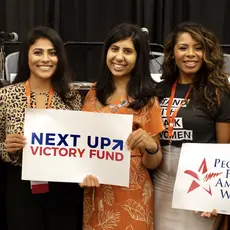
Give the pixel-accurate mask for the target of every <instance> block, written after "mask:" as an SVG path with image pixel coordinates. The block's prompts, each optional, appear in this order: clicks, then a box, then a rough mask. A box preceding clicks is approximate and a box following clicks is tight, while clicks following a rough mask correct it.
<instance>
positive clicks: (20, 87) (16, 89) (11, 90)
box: [0, 82, 25, 96]
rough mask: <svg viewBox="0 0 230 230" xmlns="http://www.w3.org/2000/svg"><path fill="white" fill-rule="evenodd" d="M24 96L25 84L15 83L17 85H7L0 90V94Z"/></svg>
mask: <svg viewBox="0 0 230 230" xmlns="http://www.w3.org/2000/svg"><path fill="white" fill-rule="evenodd" d="M22 93H23V94H24V93H25V88H24V84H23V83H21V82H20V83H15V84H10V85H6V86H3V87H2V88H0V94H4V95H7V96H8V95H15V94H17V95H20V94H22Z"/></svg>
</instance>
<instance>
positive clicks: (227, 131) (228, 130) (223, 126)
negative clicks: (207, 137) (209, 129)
mask: <svg viewBox="0 0 230 230" xmlns="http://www.w3.org/2000/svg"><path fill="white" fill-rule="evenodd" d="M216 139H217V143H230V123H224V122H217V123H216Z"/></svg>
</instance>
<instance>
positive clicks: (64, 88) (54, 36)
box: [13, 26, 73, 106]
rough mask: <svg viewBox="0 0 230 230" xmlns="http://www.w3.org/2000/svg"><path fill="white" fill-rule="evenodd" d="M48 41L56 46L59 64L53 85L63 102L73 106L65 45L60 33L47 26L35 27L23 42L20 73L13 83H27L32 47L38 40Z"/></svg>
mask: <svg viewBox="0 0 230 230" xmlns="http://www.w3.org/2000/svg"><path fill="white" fill-rule="evenodd" d="M41 38H45V39H48V40H49V41H50V42H51V43H52V44H53V46H54V48H55V50H56V53H57V58H58V63H57V68H56V71H55V72H54V74H53V76H52V78H51V83H52V86H53V88H54V90H55V92H56V93H57V94H58V95H59V97H60V98H61V99H62V100H63V102H64V103H65V104H67V105H69V106H71V103H70V101H71V100H72V99H73V98H70V96H68V95H70V94H69V92H70V82H71V75H70V72H69V67H68V64H67V56H66V52H65V48H64V43H63V41H62V39H61V38H60V36H59V35H58V33H57V32H56V31H54V30H53V29H51V28H49V27H46V26H38V27H35V28H34V29H33V30H32V31H30V32H29V34H28V36H27V38H26V39H25V40H24V41H23V42H22V44H21V47H20V52H19V59H18V73H17V75H16V77H15V79H14V81H13V84H14V83H18V82H24V81H27V80H28V79H29V77H30V68H29V64H28V53H29V49H30V46H32V45H33V44H34V43H35V42H36V41H37V40H38V39H41Z"/></svg>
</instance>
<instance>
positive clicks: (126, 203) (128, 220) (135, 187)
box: [83, 89, 164, 230]
mask: <svg viewBox="0 0 230 230" xmlns="http://www.w3.org/2000/svg"><path fill="white" fill-rule="evenodd" d="M126 98H127V97H125V96H124V97H122V98H121V99H120V100H117V101H113V103H112V104H110V105H108V106H105V107H102V108H101V109H97V108H96V97H95V90H94V89H91V90H90V91H89V93H88V94H87V96H86V98H85V102H84V106H83V111H90V112H99V113H100V112H101V113H118V114H133V126H136V125H137V126H138V127H141V128H143V129H144V130H146V131H147V132H148V133H150V134H151V135H152V136H154V135H156V134H158V133H160V132H161V131H162V130H163V129H164V127H163V124H162V120H161V110H160V106H159V104H158V101H157V100H156V99H155V102H154V103H150V104H149V105H147V106H145V107H144V108H143V109H141V110H139V111H134V110H132V109H130V108H127V105H128V100H126ZM83 229H84V230H113V229H116V230H118V229H119V230H153V229H154V226H153V184H152V182H151V178H150V176H149V173H148V171H147V169H146V168H145V167H144V166H143V164H142V155H141V152H140V151H139V149H135V150H133V151H132V152H131V163H130V182H129V187H128V188H126V187H120V186H113V185H103V184H101V185H100V187H98V188H86V189H85V193H84V217H83Z"/></svg>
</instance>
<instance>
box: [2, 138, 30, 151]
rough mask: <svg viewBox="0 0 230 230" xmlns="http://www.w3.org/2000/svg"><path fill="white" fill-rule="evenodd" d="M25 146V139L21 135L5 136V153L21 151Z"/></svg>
mask: <svg viewBox="0 0 230 230" xmlns="http://www.w3.org/2000/svg"><path fill="white" fill-rule="evenodd" d="M25 144H26V138H25V137H24V136H23V135H21V134H8V135H7V136H6V151H7V152H8V153H14V152H16V151H18V150H20V149H22V148H23V147H24V146H25Z"/></svg>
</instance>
